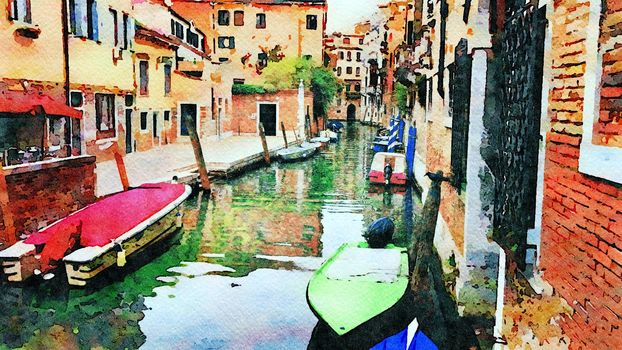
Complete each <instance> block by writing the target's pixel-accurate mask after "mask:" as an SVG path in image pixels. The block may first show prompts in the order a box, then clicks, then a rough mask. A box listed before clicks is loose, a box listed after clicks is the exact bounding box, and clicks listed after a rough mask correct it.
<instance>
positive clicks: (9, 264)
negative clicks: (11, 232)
mask: <svg viewBox="0 0 622 350" xmlns="http://www.w3.org/2000/svg"><path fill="white" fill-rule="evenodd" d="M0 254H1V256H0V260H1V261H2V271H3V274H4V279H5V280H7V281H8V282H24V281H26V280H27V279H28V278H30V277H31V276H32V275H33V274H34V271H35V270H36V269H40V268H41V264H40V262H39V260H38V259H37V258H36V257H35V246H34V245H32V244H26V243H24V241H19V242H17V243H15V244H14V245H13V246H11V247H9V248H7V249H6V250H5V251H2V252H0Z"/></svg>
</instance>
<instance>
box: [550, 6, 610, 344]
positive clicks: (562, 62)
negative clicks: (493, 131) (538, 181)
mask: <svg viewBox="0 0 622 350" xmlns="http://www.w3.org/2000/svg"><path fill="white" fill-rule="evenodd" d="M608 2H609V3H614V2H615V3H617V1H613V0H610V1H608ZM588 12H589V2H588V1H585V0H583V1H581V0H563V1H556V2H555V9H554V18H556V19H559V20H554V21H552V22H551V24H552V25H553V28H552V29H553V36H552V37H553V42H552V45H553V46H552V55H553V57H552V58H553V64H552V75H553V81H552V84H551V89H552V91H551V94H550V103H549V115H550V118H551V130H550V132H549V133H548V135H547V149H546V165H545V190H544V208H543V218H542V226H543V227H542V247H541V268H542V270H543V271H544V278H545V279H546V280H547V281H548V282H549V283H550V284H551V285H552V286H553V288H554V289H555V291H556V293H558V294H559V295H560V296H561V297H563V298H564V299H566V301H567V302H568V304H569V305H570V306H571V307H572V308H573V309H574V312H573V314H572V315H571V316H564V317H563V319H562V321H561V323H560V324H561V327H562V329H563V331H564V332H565V333H566V335H567V336H569V337H570V339H571V343H570V348H572V349H621V348H622V303H621V301H622V187H621V186H620V185H619V184H613V183H609V182H607V181H604V180H600V179H598V178H595V177H591V176H588V175H584V174H582V173H580V172H579V171H578V167H579V155H580V143H581V137H582V121H583V100H584V94H585V91H584V86H585V84H584V76H583V74H584V72H585V62H586V59H587V56H586V47H585V40H586V36H587V33H586V27H587V22H588ZM606 69H608V68H606ZM612 166H614V167H616V166H618V167H619V164H615V165H612ZM612 171H615V169H612Z"/></svg>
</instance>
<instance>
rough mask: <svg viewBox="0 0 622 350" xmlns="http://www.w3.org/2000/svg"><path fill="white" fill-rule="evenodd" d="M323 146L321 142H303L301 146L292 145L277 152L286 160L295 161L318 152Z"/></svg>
mask: <svg viewBox="0 0 622 350" xmlns="http://www.w3.org/2000/svg"><path fill="white" fill-rule="evenodd" d="M320 146H321V144H320V143H309V142H303V143H302V144H301V145H299V146H292V147H288V148H284V149H281V150H279V151H277V152H276V154H277V156H279V158H281V160H282V161H284V162H295V161H298V160H303V159H307V158H309V157H311V156H312V155H314V154H315V152H317V149H318V148H319V147H320Z"/></svg>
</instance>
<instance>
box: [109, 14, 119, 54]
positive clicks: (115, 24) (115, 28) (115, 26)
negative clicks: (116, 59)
mask: <svg viewBox="0 0 622 350" xmlns="http://www.w3.org/2000/svg"><path fill="white" fill-rule="evenodd" d="M109 11H110V16H111V17H112V42H113V44H114V46H117V45H119V18H118V17H117V10H113V9H109Z"/></svg>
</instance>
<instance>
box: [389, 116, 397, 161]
mask: <svg viewBox="0 0 622 350" xmlns="http://www.w3.org/2000/svg"><path fill="white" fill-rule="evenodd" d="M397 118H399V117H391V121H390V127H389V130H390V131H389V146H388V147H387V152H395V147H397V144H398V139H397V132H398V129H399V121H398V119H397Z"/></svg>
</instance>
